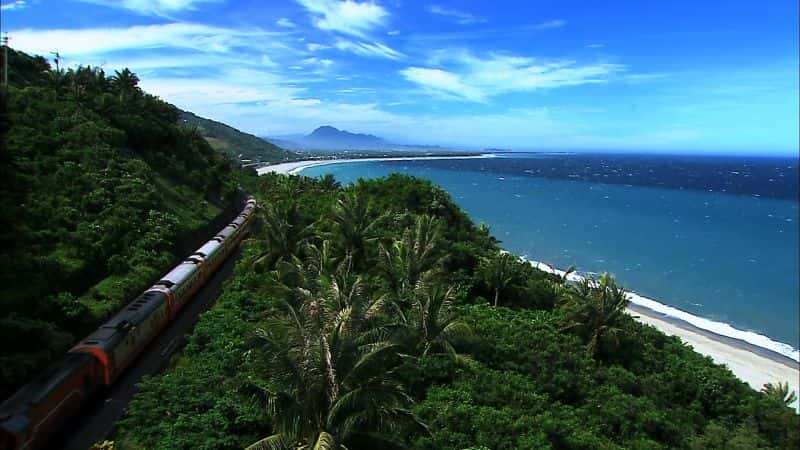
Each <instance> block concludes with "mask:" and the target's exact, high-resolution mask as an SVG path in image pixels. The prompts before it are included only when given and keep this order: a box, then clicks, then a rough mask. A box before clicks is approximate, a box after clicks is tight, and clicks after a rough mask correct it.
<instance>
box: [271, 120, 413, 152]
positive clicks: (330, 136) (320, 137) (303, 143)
mask: <svg viewBox="0 0 800 450" xmlns="http://www.w3.org/2000/svg"><path fill="white" fill-rule="evenodd" d="M268 139H269V140H270V141H271V142H273V143H281V144H282V145H284V146H285V147H287V148H291V149H295V150H351V149H358V150H377V149H385V148H392V147H397V145H395V144H392V143H391V142H388V141H386V140H385V139H383V138H380V137H378V136H374V135H371V134H361V133H351V132H349V131H346V130H340V129H338V128H334V127H332V126H330V125H324V126H321V127H319V128H317V129H316V130H314V131H312V132H311V134H308V135H305V136H304V135H287V136H276V137H274V138H268Z"/></svg>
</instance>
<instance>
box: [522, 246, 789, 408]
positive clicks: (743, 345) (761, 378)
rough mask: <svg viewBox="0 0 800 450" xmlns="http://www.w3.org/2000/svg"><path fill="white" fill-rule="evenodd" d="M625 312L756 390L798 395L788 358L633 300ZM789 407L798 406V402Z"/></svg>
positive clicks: (545, 267)
mask: <svg viewBox="0 0 800 450" xmlns="http://www.w3.org/2000/svg"><path fill="white" fill-rule="evenodd" d="M530 263H531V264H532V265H533V266H534V267H536V268H538V269H540V270H543V271H545V272H550V273H557V274H559V275H561V276H563V275H564V271H562V270H559V269H556V268H554V267H552V266H550V265H548V264H545V263H541V262H537V261H531V262H530ZM568 278H569V280H571V281H577V280H579V279H580V276H579V275H576V274H574V273H573V274H570V275H569V277H568ZM628 297H629V299H631V300H634V301H635V300H639V299H642V297H640V296H638V295H636V294H634V293H629V294H628ZM628 313H629V314H630V315H632V316H633V317H634V319H636V320H638V321H639V322H641V323H644V324H647V325H651V326H653V327H655V328H656V329H658V330H659V331H661V332H662V333H664V334H667V335H670V336H677V337H679V338H680V339H681V340H682V341H683V342H684V343H685V344H687V345H689V346H691V347H692V348H693V349H694V350H695V351H696V352H698V353H700V354H701V355H705V356H708V357H710V358H711V359H713V360H714V362H716V363H717V364H721V365H724V366H727V367H728V369H730V370H731V372H733V374H734V375H736V376H737V377H738V378H739V379H740V380H742V381H744V382H745V383H747V384H748V385H750V387H752V388H753V389H755V390H761V388H762V387H763V386H764V384H765V383H773V384H774V383H778V382H788V383H789V387H790V389H791V390H794V391H796V392H798V393H800V391H798V387H800V363H798V362H797V361H794V360H792V359H791V358H789V357H788V356H784V355H781V354H778V353H776V352H773V351H770V350H767V349H764V348H761V347H757V346H755V345H753V344H749V343H747V342H744V341H740V340H737V339H734V338H731V337H727V336H722V335H719V334H715V333H713V332H711V331H708V330H704V329H701V328H698V327H696V326H694V325H692V324H691V323H688V322H686V321H683V320H680V319H678V318H673V317H669V316H666V315H664V314H661V313H659V312H657V311H654V310H652V309H649V308H647V307H644V306H641V305H638V304H637V303H635V302H633V301H632V303H631V306H630V307H629V308H628ZM792 406H794V407H795V408H799V407H800V405H799V404H798V402H797V401H795V403H794V404H793V405H792Z"/></svg>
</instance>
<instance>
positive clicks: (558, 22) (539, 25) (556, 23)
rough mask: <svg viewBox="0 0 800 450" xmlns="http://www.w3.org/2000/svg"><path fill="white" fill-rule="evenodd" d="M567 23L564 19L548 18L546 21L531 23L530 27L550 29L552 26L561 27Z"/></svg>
mask: <svg viewBox="0 0 800 450" xmlns="http://www.w3.org/2000/svg"><path fill="white" fill-rule="evenodd" d="M566 24H567V21H566V20H561V19H557V20H548V21H547V22H542V23H537V24H536V25H533V26H532V27H531V28H533V29H534V30H550V29H552V28H561V27H563V26H564V25H566Z"/></svg>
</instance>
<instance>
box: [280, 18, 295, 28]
mask: <svg viewBox="0 0 800 450" xmlns="http://www.w3.org/2000/svg"><path fill="white" fill-rule="evenodd" d="M275 25H277V26H279V27H284V28H294V27H296V26H297V25H295V23H294V22H292V21H291V20H289V19H287V18H286V17H281V18H280V19H278V20H276V21H275Z"/></svg>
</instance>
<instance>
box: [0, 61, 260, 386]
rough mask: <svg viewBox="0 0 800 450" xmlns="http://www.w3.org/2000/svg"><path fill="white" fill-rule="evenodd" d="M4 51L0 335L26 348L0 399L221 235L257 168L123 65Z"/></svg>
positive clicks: (8, 355)
mask: <svg viewBox="0 0 800 450" xmlns="http://www.w3.org/2000/svg"><path fill="white" fill-rule="evenodd" d="M8 56H9V84H10V86H9V87H8V90H7V92H5V91H3V102H4V104H3V105H2V106H3V107H2V109H1V110H2V112H3V116H2V121H0V122H2V132H3V135H2V143H3V145H2V155H1V156H0V183H2V184H0V202H2V203H0V209H2V211H3V214H2V224H0V225H1V226H0V245H1V246H2V248H3V252H2V254H1V255H0V335H2V336H4V337H9V336H13V337H14V340H15V341H16V342H17V343H18V345H13V346H12V345H6V346H3V347H2V349H0V398H2V397H5V395H7V394H9V393H11V392H12V391H13V390H14V388H15V387H17V386H19V385H20V384H21V383H23V382H25V381H26V380H28V379H30V378H31V376H33V375H34V374H35V373H37V372H38V371H40V370H42V369H43V368H44V367H45V366H46V365H47V364H49V363H51V362H52V361H54V360H55V359H56V358H57V357H58V356H60V355H61V354H62V353H63V352H64V351H65V350H66V349H68V348H69V347H70V345H71V344H72V343H73V342H74V341H75V340H76V339H77V338H80V337H82V336H83V335H84V334H86V333H87V332H88V331H89V330H91V329H94V327H95V326H96V325H98V323H99V322H100V321H101V320H102V319H103V318H105V317H107V316H108V315H109V314H111V313H112V312H113V311H115V310H116V309H118V308H119V307H120V306H122V305H123V304H124V303H125V302H126V301H128V300H130V299H131V298H133V297H134V296H135V295H138V294H139V293H140V292H141V291H143V290H144V289H145V288H146V287H147V286H148V285H149V284H151V283H152V282H154V281H155V280H156V279H157V278H158V277H159V276H160V274H161V273H163V271H164V270H165V269H168V268H169V267H170V265H171V264H172V263H174V262H175V261H176V260H177V259H178V258H180V257H182V256H183V255H184V253H185V252H186V251H188V250H189V249H190V248H194V247H193V245H195V244H196V243H197V240H198V238H207V236H208V234H209V233H213V230H215V227H217V226H219V222H218V221H219V220H221V219H224V218H225V217H224V216H225V215H226V212H225V210H226V209H228V208H231V209H232V208H234V207H237V206H238V204H236V203H238V197H240V195H241V193H240V192H239V191H238V188H237V185H238V184H239V183H241V182H246V181H247V180H248V179H249V177H250V176H253V174H252V173H250V172H245V171H241V170H240V169H238V168H234V167H232V165H231V163H230V162H229V161H228V159H226V158H225V157H224V156H223V155H222V154H221V153H219V152H218V151H216V150H214V149H213V148H212V147H211V146H209V144H208V143H207V142H206V140H205V139H204V138H203V137H202V136H201V135H200V134H199V133H197V132H195V131H193V130H189V129H186V128H181V127H179V126H177V122H178V117H179V110H178V109H177V108H175V107H174V106H173V105H170V104H168V103H165V102H163V101H162V100H160V99H158V98H157V97H155V96H152V95H150V94H147V93H145V92H143V91H142V90H141V89H140V88H139V87H138V78H137V76H136V75H135V74H133V73H131V72H130V71H128V70H127V69H125V70H120V71H117V72H115V73H114V75H113V76H108V75H107V74H106V73H104V71H103V70H101V69H99V68H90V67H80V68H77V69H69V70H66V71H64V70H62V71H60V72H56V71H54V70H53V69H52V68H51V67H50V65H49V64H48V62H47V61H46V60H45V59H44V58H42V57H38V56H36V57H32V56H29V55H26V54H24V53H20V52H16V51H14V50H12V49H9V51H8ZM215 221H217V223H214V222H215Z"/></svg>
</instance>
